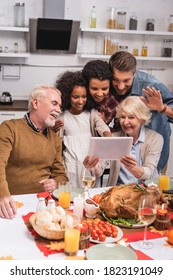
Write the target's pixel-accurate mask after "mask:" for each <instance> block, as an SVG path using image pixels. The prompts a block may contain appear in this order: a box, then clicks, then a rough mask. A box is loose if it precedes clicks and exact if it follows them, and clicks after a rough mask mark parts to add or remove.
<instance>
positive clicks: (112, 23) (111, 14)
mask: <svg viewBox="0 0 173 280" xmlns="http://www.w3.org/2000/svg"><path fill="white" fill-rule="evenodd" d="M107 28H110V29H115V28H116V19H115V8H114V7H111V8H109V11H108V20H107Z"/></svg>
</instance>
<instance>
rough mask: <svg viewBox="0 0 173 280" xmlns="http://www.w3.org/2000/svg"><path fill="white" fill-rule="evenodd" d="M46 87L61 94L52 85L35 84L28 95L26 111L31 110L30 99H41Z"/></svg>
mask: <svg viewBox="0 0 173 280" xmlns="http://www.w3.org/2000/svg"><path fill="white" fill-rule="evenodd" d="M48 89H52V90H54V91H56V92H57V93H58V94H59V95H60V96H61V92H60V91H59V90H58V89H56V88H54V87H51V86H48V85H44V84H40V85H37V86H36V87H35V88H34V89H33V90H32V92H31V93H30V95H29V100H28V111H29V112H30V111H32V109H33V106H32V100H33V99H36V98H40V99H41V98H42V97H44V96H45V95H46V93H47V90H48Z"/></svg>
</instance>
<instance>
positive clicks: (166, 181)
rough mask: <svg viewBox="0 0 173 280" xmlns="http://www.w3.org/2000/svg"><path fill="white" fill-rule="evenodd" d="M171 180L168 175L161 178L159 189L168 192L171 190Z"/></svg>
mask: <svg viewBox="0 0 173 280" xmlns="http://www.w3.org/2000/svg"><path fill="white" fill-rule="evenodd" d="M169 182H170V178H169V176H167V175H160V176H159V189H160V190H168V189H169Z"/></svg>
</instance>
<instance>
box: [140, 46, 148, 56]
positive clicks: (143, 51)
mask: <svg viewBox="0 0 173 280" xmlns="http://www.w3.org/2000/svg"><path fill="white" fill-rule="evenodd" d="M141 56H148V47H147V46H142V51H141Z"/></svg>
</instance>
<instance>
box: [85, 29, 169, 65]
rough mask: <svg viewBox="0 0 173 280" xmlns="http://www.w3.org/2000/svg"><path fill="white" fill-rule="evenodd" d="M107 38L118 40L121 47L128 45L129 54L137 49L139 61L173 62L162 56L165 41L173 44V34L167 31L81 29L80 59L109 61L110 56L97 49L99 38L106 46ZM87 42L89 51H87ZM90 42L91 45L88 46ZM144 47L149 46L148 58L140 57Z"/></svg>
mask: <svg viewBox="0 0 173 280" xmlns="http://www.w3.org/2000/svg"><path fill="white" fill-rule="evenodd" d="M100 36H101V37H102V41H101V40H100ZM105 36H110V38H111V40H116V41H117V42H118V44H119V45H127V46H128V51H129V52H133V49H136V48H137V49H138V50H139V56H136V59H137V60H138V61H159V62H173V57H162V56H161V55H162V47H163V40H164V39H168V38H169V39H172V42H173V32H165V31H144V30H120V29H108V28H81V53H80V57H81V58H87V59H109V57H110V55H104V54H102V53H101V52H100V53H99V54H98V53H97V49H96V48H97V47H96V44H97V40H98V38H99V40H100V42H101V44H102V45H104V37H105ZM86 42H87V49H85V45H86ZM88 42H90V43H89V44H88ZM153 43H154V44H153ZM88 45H89V46H90V47H88ZM143 45H146V46H149V48H148V49H149V53H148V56H141V55H140V53H141V49H142V46H143Z"/></svg>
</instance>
